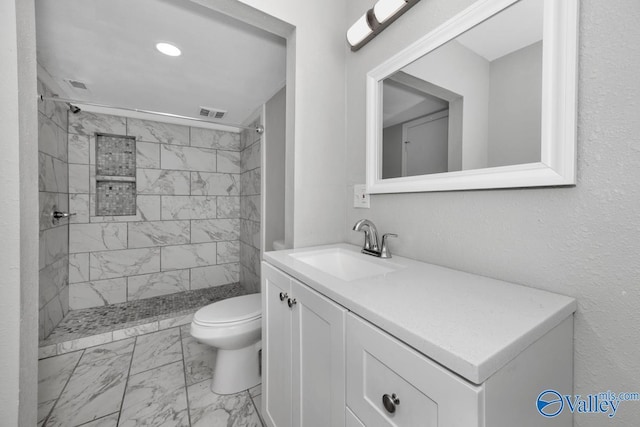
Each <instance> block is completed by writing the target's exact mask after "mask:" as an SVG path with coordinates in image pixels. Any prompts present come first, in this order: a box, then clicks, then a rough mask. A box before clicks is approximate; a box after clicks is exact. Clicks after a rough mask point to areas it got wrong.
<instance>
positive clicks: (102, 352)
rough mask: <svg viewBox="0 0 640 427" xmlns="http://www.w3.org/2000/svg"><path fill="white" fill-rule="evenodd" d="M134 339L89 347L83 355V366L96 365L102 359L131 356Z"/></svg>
mask: <svg viewBox="0 0 640 427" xmlns="http://www.w3.org/2000/svg"><path fill="white" fill-rule="evenodd" d="M134 343H135V339H134V338H129V339H125V340H120V341H114V342H111V343H109V344H103V345H99V346H97V347H89V348H88V349H86V350H85V352H84V354H83V355H82V360H81V361H80V363H81V364H87V363H94V362H96V361H98V360H100V359H109V358H112V357H116V356H125V355H128V356H131V353H133V346H134Z"/></svg>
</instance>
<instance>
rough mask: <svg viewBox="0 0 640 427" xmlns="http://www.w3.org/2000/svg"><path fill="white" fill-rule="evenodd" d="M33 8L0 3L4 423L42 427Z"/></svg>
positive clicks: (0, 399) (0, 394)
mask: <svg viewBox="0 0 640 427" xmlns="http://www.w3.org/2000/svg"><path fill="white" fill-rule="evenodd" d="M33 16H34V4H33V2H29V1H26V2H24V1H15V0H14V1H3V2H0V52H2V60H0V100H2V102H0V135H2V155H1V156H0V182H1V183H2V184H1V185H0V196H2V209H3V210H2V212H3V214H2V215H1V216H0V236H2V245H1V246H0V272H1V273H2V286H1V287H0V320H1V321H0V378H1V379H2V380H1V381H2V387H0V420H2V421H1V423H2V425H3V426H4V425H6V426H33V425H35V424H36V404H37V394H38V393H37V385H38V378H37V377H38V373H37V351H38V303H37V301H38V144H37V139H38V133H37V132H38V109H37V108H38V107H37V105H36V94H37V90H36V60H35V59H36V45H35V21H34V19H33Z"/></svg>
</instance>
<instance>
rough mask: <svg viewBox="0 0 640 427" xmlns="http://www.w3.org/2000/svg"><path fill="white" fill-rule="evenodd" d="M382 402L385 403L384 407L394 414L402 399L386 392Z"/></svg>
mask: <svg viewBox="0 0 640 427" xmlns="http://www.w3.org/2000/svg"><path fill="white" fill-rule="evenodd" d="M382 404H383V405H384V409H386V410H387V412H388V413H390V414H393V413H394V412H396V405H399V404H400V399H398V396H396V394H395V393H393V394H392V395H391V396H389V395H388V394H385V395H384V396H382Z"/></svg>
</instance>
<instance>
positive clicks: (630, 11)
mask: <svg viewBox="0 0 640 427" xmlns="http://www.w3.org/2000/svg"><path fill="white" fill-rule="evenodd" d="M472 3H473V0H456V1H449V0H431V1H423V2H419V3H418V4H417V5H416V6H414V7H413V8H412V9H411V10H410V11H409V12H408V13H407V14H405V15H403V16H402V17H401V18H400V19H399V20H398V21H396V22H395V23H394V24H393V25H391V26H390V27H389V28H387V29H386V30H385V31H384V32H383V33H381V34H380V35H379V36H378V37H376V38H375V39H374V40H373V41H371V42H370V43H369V44H368V45H366V46H365V47H364V48H362V49H361V50H360V51H358V52H356V53H354V54H351V55H349V56H348V60H347V88H348V91H347V144H348V146H347V150H348V157H347V164H348V165H349V168H348V170H347V171H348V182H347V183H348V186H349V193H350V194H352V193H351V191H352V187H351V186H352V185H353V184H356V183H363V182H364V181H365V113H364V111H365V74H366V72H367V71H368V70H370V69H371V68H373V67H375V66H377V65H378V64H380V63H381V62H382V61H384V60H385V59H387V58H389V57H390V56H392V55H394V54H395V53H397V52H398V51H399V50H400V49H401V48H402V47H404V46H406V45H408V44H409V43H411V42H413V41H415V40H416V39H418V38H419V37H420V36H422V35H424V34H426V33H427V32H428V31H430V30H432V29H434V28H435V27H436V26H437V25H439V24H441V23H442V22H444V21H445V20H447V19H449V18H451V17H452V16H454V15H455V14H456V13H458V12H460V11H461V10H463V9H464V8H465V7H467V6H469V5H470V4H472ZM580 3H581V12H580V49H579V68H580V78H579V84H578V94H579V100H578V113H579V115H578V182H577V185H576V186H575V187H567V188H544V189H543V188H539V189H525V190H523V189H513V190H499V191H491V190H488V191H464V192H445V193H422V194H389V195H374V196H372V197H371V209H370V210H369V211H363V210H362V209H357V210H356V209H353V208H349V209H348V214H347V221H346V223H345V224H344V228H345V229H347V230H349V229H350V228H351V226H352V225H353V223H355V221H356V220H357V219H359V218H361V217H367V218H369V219H371V220H373V221H374V222H375V223H376V225H377V226H378V228H379V230H380V231H381V232H383V233H388V232H393V233H398V234H399V235H400V237H399V238H398V239H394V240H392V241H391V243H390V244H391V250H392V252H393V253H397V254H398V255H403V256H407V257H410V258H414V259H419V260H423V261H427V262H431V263H435V264H440V265H445V266H449V267H453V268H456V269H460V270H464V271H469V272H472V273H477V274H481V275H486V276H490V277H495V278H499V279H504V280H509V281H512V282H516V283H521V284H524V285H528V286H533V287H536V288H542V289H547V290H550V291H554V292H558V293H561V294H566V295H571V296H574V297H576V298H577V300H578V312H577V313H576V317H575V392H576V393H579V394H582V395H586V394H589V393H595V392H600V391H606V390H613V391H637V390H638V388H639V382H638V379H639V378H640V363H638V360H639V359H638V348H639V347H640V328H639V327H638V324H639V323H638V322H639V320H638V319H639V317H638V307H640V291H639V287H638V277H640V262H639V260H638V254H640V214H639V212H640V185H639V184H638V183H639V182H640V121H639V120H638V103H637V100H638V98H640V85H639V84H638V69H639V68H640V44H639V43H638V40H640V26H638V25H637V23H638V22H640V3H638V2H637V0H617V1H614V2H609V1H602V0H582V1H581V2H580ZM348 4H349V8H348V13H347V17H348V22H353V21H355V20H356V19H357V17H358V16H360V15H361V14H362V13H363V11H364V10H366V9H367V8H368V7H371V4H372V1H370V0H352V1H350V2H349V3H348ZM347 200H351V198H350V197H347ZM347 236H348V240H349V241H350V242H352V243H354V244H361V243H362V236H360V235H359V233H355V232H349V233H348V235H347ZM568 392H570V391H568ZM638 419H640V403H638V402H625V403H623V404H622V405H621V407H620V409H619V411H618V414H617V415H616V417H615V418H614V419H613V420H610V419H607V418H605V417H599V416H595V415H576V417H575V425H576V426H580V427H601V426H603V425H611V426H614V425H615V426H632V425H637V424H638Z"/></svg>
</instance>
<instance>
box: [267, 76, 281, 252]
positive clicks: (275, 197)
mask: <svg viewBox="0 0 640 427" xmlns="http://www.w3.org/2000/svg"><path fill="white" fill-rule="evenodd" d="M286 98H287V90H286V87H285V88H282V89H280V91H279V92H278V93H276V94H275V95H274V96H273V98H271V99H270V100H269V101H267V103H266V105H265V129H266V131H265V137H264V140H265V143H264V156H263V157H264V161H265V167H264V168H263V173H262V175H263V176H262V180H263V181H264V183H263V186H264V189H265V190H264V192H263V194H264V195H265V198H264V221H263V224H264V226H263V230H264V236H265V238H264V245H263V249H264V250H265V251H271V250H273V242H274V241H276V240H284V215H285V214H284V207H285V182H286V181H285V180H286V178H285V169H286V165H285V153H286V145H285V143H286V139H285V138H286Z"/></svg>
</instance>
